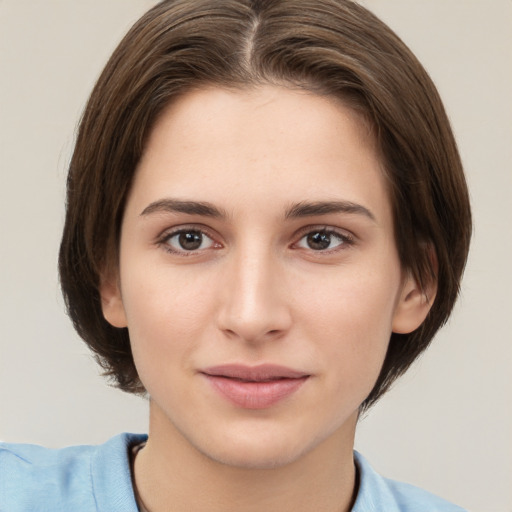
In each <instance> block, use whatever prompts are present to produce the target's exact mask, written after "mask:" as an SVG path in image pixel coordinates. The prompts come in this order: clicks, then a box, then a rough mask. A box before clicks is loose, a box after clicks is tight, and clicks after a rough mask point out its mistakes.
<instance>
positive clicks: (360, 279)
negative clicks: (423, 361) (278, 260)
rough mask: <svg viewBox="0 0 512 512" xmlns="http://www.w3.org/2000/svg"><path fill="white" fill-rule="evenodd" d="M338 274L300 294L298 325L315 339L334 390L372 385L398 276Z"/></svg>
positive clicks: (387, 331)
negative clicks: (334, 368)
mask: <svg viewBox="0 0 512 512" xmlns="http://www.w3.org/2000/svg"><path fill="white" fill-rule="evenodd" d="M342 274H343V272H341V271H340V273H339V276H337V278H336V279H332V278H331V279H330V280H326V281H325V283H324V286H323V287H322V286H316V287H311V288H309V289H308V290H305V291H303V293H302V294H300V295H298V296H300V297H305V298H306V299H304V300H303V303H302V306H301V308H300V310H301V313H300V315H299V317H300V318H302V320H301V323H302V325H303V327H304V329H305V330H306V331H307V332H308V337H309V338H311V339H316V340H317V341H316V345H317V347H318V354H317V356H318V357H321V358H322V360H323V362H324V364H325V365H327V366H331V367H332V366H334V367H336V370H335V371H331V372H329V375H330V376H331V377H332V378H333V384H334V380H335V381H336V385H338V386H346V385H347V383H349V385H350V386H363V387H364V388H368V389H367V390H368V392H369V391H370V390H371V388H372V387H373V383H374V382H375V380H376V378H377V377H378V374H379V372H380V369H381V367H382V363H383V361H384V358H385V355H386V351H387V347H388V344H389V339H390V336H391V329H392V321H393V312H394V307H395V302H396V297H397V294H398V290H399V282H400V279H399V272H397V271H396V270H395V268H389V269H388V272H382V271H381V272H371V271H365V272H347V273H346V274H345V275H342Z"/></svg>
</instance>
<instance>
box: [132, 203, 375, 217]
mask: <svg viewBox="0 0 512 512" xmlns="http://www.w3.org/2000/svg"><path fill="white" fill-rule="evenodd" d="M161 212H169V213H185V214H188V215H200V216H202V217H213V218H221V219H222V218H227V217H228V214H227V213H226V211H225V210H222V209H220V208H218V207H216V206H214V205H213V204H211V203H208V202H205V201H186V200H180V199H171V198H166V199H159V200H158V201H154V202H152V203H151V204H149V205H148V206H146V208H144V210H142V212H141V214H140V215H141V216H146V215H150V214H152V213H161ZM330 213H347V214H352V215H363V216H365V217H368V218H369V219H370V220H372V221H374V222H375V220H376V219H375V215H373V213H372V212H371V211H370V210H369V209H368V208H366V207H364V206H362V205H360V204H357V203H353V202H351V201H314V202H308V201H301V202H300V203H297V204H294V205H292V206H291V207H289V208H288V209H287V210H286V212H285V215H284V218H285V219H298V218H301V217H314V216H316V215H328V214H330Z"/></svg>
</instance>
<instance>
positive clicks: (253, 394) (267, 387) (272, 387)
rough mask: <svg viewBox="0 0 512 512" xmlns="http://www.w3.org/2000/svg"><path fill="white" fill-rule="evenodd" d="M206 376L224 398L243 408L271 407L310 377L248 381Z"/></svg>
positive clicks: (296, 389)
mask: <svg viewBox="0 0 512 512" xmlns="http://www.w3.org/2000/svg"><path fill="white" fill-rule="evenodd" d="M205 376H206V378H207V379H208V381H209V382H210V384H211V385H212V386H213V388H214V389H215V390H216V391H218V392H219V393H220V394H221V395H222V396H224V398H227V399H228V400H229V401H230V402H232V403H233V404H235V405H236V406H238V407H241V408H243V409H266V408H268V407H271V406H272V405H274V404H277V403H278V402H280V401H281V400H284V399H285V398H287V397H289V396H290V395H292V394H293V393H295V392H296V391H298V389H299V388H300V387H301V386H302V384H304V382H306V380H307V379H308V376H304V377H301V378H298V379H276V380H271V381H265V382H246V381H241V380H237V379H232V378H228V377H220V376H216V375H205Z"/></svg>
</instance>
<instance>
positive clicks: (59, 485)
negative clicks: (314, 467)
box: [0, 434, 464, 512]
mask: <svg viewBox="0 0 512 512" xmlns="http://www.w3.org/2000/svg"><path fill="white" fill-rule="evenodd" d="M146 439H147V436H145V435H141V434H121V435H118V436H116V437H113V438H112V439H110V440H109V441H107V442H106V443H105V444H102V445H99V446H71V447H69V448H62V449H59V450H52V449H48V448H43V447H41V446H35V445H28V444H7V443H0V512H137V511H138V509H137V504H136V501H135V496H134V493H133V486H132V481H131V473H130V457H129V451H130V447H131V446H133V445H135V444H138V443H141V442H143V441H145V440H146ZM354 457H355V461H356V465H357V468H358V471H359V492H358V495H357V499H356V502H355V504H354V507H353V509H352V512H464V511H463V509H461V508H460V507H457V506H455V505H452V504H450V503H448V502H447V501H445V500H443V499H441V498H438V497H437V496H434V495H432V494H430V493H428V492H426V491H423V490H422V489H419V488H417V487H414V486H412V485H408V484H404V483H400V482H395V481H393V480H389V479H386V478H383V477H381V476H379V475H378V474H377V473H376V472H375V471H374V470H373V469H372V467H371V466H370V465H369V464H368V462H367V461H366V460H365V459H364V458H363V457H362V456H361V455H360V454H359V453H357V452H354Z"/></svg>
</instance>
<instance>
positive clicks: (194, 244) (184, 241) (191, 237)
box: [179, 231, 203, 251]
mask: <svg viewBox="0 0 512 512" xmlns="http://www.w3.org/2000/svg"><path fill="white" fill-rule="evenodd" d="M179 242H180V245H181V247H182V248H183V249H186V250H187V251H194V250H196V249H199V247H201V243H202V242H203V236H202V235H201V233H200V232H199V231H187V232H186V233H180V236H179Z"/></svg>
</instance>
